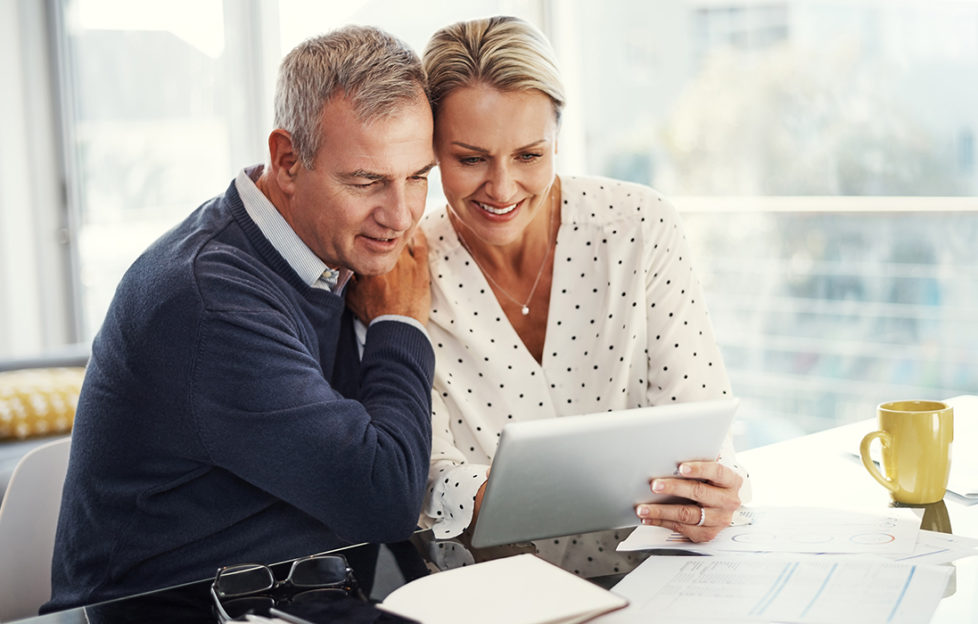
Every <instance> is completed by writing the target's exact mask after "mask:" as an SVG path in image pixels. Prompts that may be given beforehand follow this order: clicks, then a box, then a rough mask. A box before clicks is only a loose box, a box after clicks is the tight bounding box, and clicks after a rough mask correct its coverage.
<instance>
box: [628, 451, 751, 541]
mask: <svg viewBox="0 0 978 624" xmlns="http://www.w3.org/2000/svg"><path fill="white" fill-rule="evenodd" d="M743 481H744V479H743V477H741V476H740V475H739V474H737V473H736V472H734V471H733V470H732V469H730V468H728V467H727V466H724V465H723V464H720V463H718V462H715V461H694V462H684V463H682V464H681V465H680V466H679V476H678V477H671V478H658V479H653V480H652V481H650V482H649V486H650V487H651V489H652V491H653V492H655V493H656V494H666V495H669V496H676V497H679V498H685V499H687V500H689V501H690V502H682V503H649V504H641V505H637V506H636V508H635V512H636V513H637V514H638V517H639V518H640V519H641V520H642V524H649V525H654V526H661V527H665V528H667V529H671V530H673V531H676V532H677V533H682V534H683V535H685V536H686V537H688V538H689V539H691V540H692V541H694V542H708V541H710V540H711V539H713V538H714V537H716V534H717V533H719V532H720V530H721V529H724V528H726V527H728V526H730V520H731V519H732V518H733V514H734V512H736V511H737V509H739V508H740V494H739V492H740V486H741V484H742V483H743Z"/></svg>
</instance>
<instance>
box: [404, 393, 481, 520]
mask: <svg viewBox="0 0 978 624" xmlns="http://www.w3.org/2000/svg"><path fill="white" fill-rule="evenodd" d="M431 426H432V440H431V465H430V466H429V469H428V487H427V490H426V491H425V498H424V505H423V506H422V511H421V518H420V520H419V525H420V526H421V527H422V528H426V529H432V531H434V534H435V537H436V538H438V539H444V538H448V537H455V536H456V535H459V534H460V533H462V531H464V530H465V529H466V527H468V526H469V524H470V523H471V522H472V514H473V511H474V510H475V496H476V494H477V493H478V491H479V488H480V487H482V484H483V483H485V481H486V472H487V471H488V470H489V465H488V464H470V463H466V461H465V456H464V455H463V454H462V452H461V451H459V450H458V448H456V446H455V437H454V436H453V435H452V431H451V427H450V426H449V410H448V406H447V405H446V404H445V401H443V400H442V397H441V395H440V394H439V393H438V392H436V391H433V392H432V393H431Z"/></svg>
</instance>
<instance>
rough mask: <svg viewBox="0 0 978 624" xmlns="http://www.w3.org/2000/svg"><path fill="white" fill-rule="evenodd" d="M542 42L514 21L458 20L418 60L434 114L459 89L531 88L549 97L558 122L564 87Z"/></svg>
mask: <svg viewBox="0 0 978 624" xmlns="http://www.w3.org/2000/svg"><path fill="white" fill-rule="evenodd" d="M555 57H556V55H555V54H554V51H553V48H552V47H551V46H550V42H549V41H547V38H546V37H545V36H544V35H543V33H541V32H540V31H539V30H537V29H536V28H535V27H534V26H533V25H531V24H530V23H528V22H525V21H523V20H521V19H519V18H517V17H508V16H497V17H490V18H484V19H477V20H471V21H467V22H458V23H457V24H452V25H451V26H446V27H445V28H442V29H441V30H439V31H438V32H436V33H435V34H434V35H432V37H431V40H430V41H428V46H427V47H426V48H425V51H424V56H423V58H422V62H423V64H424V69H425V73H426V74H427V75H428V95H429V99H430V100H431V108H432V110H434V112H435V115H437V114H438V107H439V104H440V103H441V101H442V100H444V98H445V97H446V96H448V94H449V93H451V92H452V91H454V90H455V89H458V88H460V87H468V86H472V85H476V84H485V85H487V86H490V87H493V88H495V89H498V90H500V91H525V90H529V89H536V90H538V91H541V92H542V93H543V94H544V95H546V96H547V97H549V98H550V101H551V102H552V104H553V108H554V115H555V116H556V119H557V122H558V123H559V122H560V114H561V111H562V110H563V107H564V86H563V84H562V83H561V81H560V71H559V70H558V68H557V61H556V58H555Z"/></svg>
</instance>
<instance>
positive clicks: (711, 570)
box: [600, 556, 952, 624]
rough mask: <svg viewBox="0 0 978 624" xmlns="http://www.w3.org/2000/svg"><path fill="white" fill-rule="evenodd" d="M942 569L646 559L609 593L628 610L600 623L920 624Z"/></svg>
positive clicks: (849, 560)
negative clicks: (619, 598) (626, 602)
mask: <svg viewBox="0 0 978 624" xmlns="http://www.w3.org/2000/svg"><path fill="white" fill-rule="evenodd" d="M951 572H952V568H951V567H949V566H924V565H910V564H905V563H898V562H893V561H886V560H883V559H879V558H876V557H850V556H843V557H829V556H825V557H804V558H799V559H788V558H783V557H781V556H777V557H774V556H771V557H740V556H730V557H650V558H649V559H646V560H645V561H644V562H643V563H642V564H641V565H640V566H639V567H638V568H636V569H635V570H633V571H632V572H630V573H629V574H628V576H626V577H625V578H624V579H623V580H622V581H621V582H619V583H618V584H617V585H616V586H615V587H613V588H612V591H614V592H615V593H616V594H619V595H621V596H624V597H626V598H628V600H629V601H630V603H631V604H630V606H629V607H628V608H627V609H624V610H622V611H619V612H618V613H616V614H614V615H612V616H611V617H609V618H602V619H601V620H600V621H601V622H602V624H604V623H605V622H609V623H610V622H652V621H654V622H673V621H676V622H679V621H689V620H697V621H700V620H704V621H708V620H726V621H736V622H798V623H803V624H821V623H826V624H829V623H831V624H850V623H852V624H857V623H858V624H876V623H880V624H883V623H886V624H919V623H920V622H928V621H930V619H931V617H932V616H933V613H934V610H935V609H936V608H937V604H938V602H939V601H940V599H941V597H942V595H943V593H944V589H945V587H946V586H947V582H948V578H949V577H950V575H951Z"/></svg>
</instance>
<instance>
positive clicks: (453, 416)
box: [421, 176, 732, 538]
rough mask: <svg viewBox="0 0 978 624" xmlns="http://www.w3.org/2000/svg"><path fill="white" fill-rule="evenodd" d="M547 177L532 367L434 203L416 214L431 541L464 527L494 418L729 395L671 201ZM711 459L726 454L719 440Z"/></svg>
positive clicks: (596, 182)
mask: <svg viewBox="0 0 978 624" xmlns="http://www.w3.org/2000/svg"><path fill="white" fill-rule="evenodd" d="M561 182H562V197H561V202H560V206H561V212H560V219H561V223H560V229H559V231H558V234H557V242H556V248H555V250H554V254H555V259H554V274H553V283H552V286H551V291H550V314H549V318H548V320H547V331H546V339H545V344H544V353H543V360H542V363H537V361H536V360H535V359H534V358H533V356H532V355H531V354H530V353H529V351H528V350H527V349H526V348H525V347H524V345H523V343H522V341H521V340H520V338H519V336H518V335H517V334H516V331H515V330H514V329H513V327H512V326H511V325H510V324H509V321H508V320H507V318H506V315H505V314H504V313H503V311H502V309H501V307H500V306H499V303H498V302H497V301H496V299H495V296H494V295H493V292H492V289H491V288H490V286H489V284H488V282H487V281H486V279H485V277H484V276H483V275H482V273H481V272H480V270H479V268H478V266H477V265H476V263H475V262H474V261H473V259H472V257H471V256H470V255H469V253H468V252H467V251H466V250H465V248H464V247H463V246H462V245H461V244H460V242H459V239H458V237H457V236H456V234H455V231H454V230H453V229H452V226H451V223H450V222H449V219H448V216H447V212H446V209H445V208H442V209H440V210H436V211H434V212H432V213H431V214H429V215H427V216H426V217H425V219H424V221H423V225H422V227H423V229H424V232H425V235H426V236H427V238H428V244H429V262H430V267H431V280H432V281H431V285H432V293H431V296H432V310H431V317H430V320H429V323H428V332H429V335H430V336H431V341H432V343H433V345H434V347H435V355H436V358H437V364H436V368H435V381H434V389H433V392H432V399H433V402H432V424H433V427H432V429H433V444H432V462H431V471H430V473H429V483H428V491H427V495H426V499H425V502H424V508H423V514H422V518H421V524H422V526H425V527H431V528H433V529H434V531H435V534H436V537H442V538H443V537H451V536H454V535H458V534H459V533H461V532H462V531H463V530H464V529H465V527H467V526H468V524H469V523H470V522H471V519H472V511H473V509H472V508H473V501H474V497H475V494H476V492H477V491H478V489H479V487H480V486H481V485H482V483H483V482H484V481H485V480H486V470H487V468H488V467H489V465H490V463H491V462H492V458H493V455H494V453H495V449H496V444H497V441H498V439H499V435H500V432H501V431H502V429H503V427H504V426H505V425H506V424H507V423H510V422H514V421H523V420H534V419H539V418H552V417H555V416H564V415H570V414H584V413H589V412H597V411H604V410H612V409H626V408H634V407H641V406H645V405H659V404H664V403H669V402H682V401H697V400H708V399H715V398H719V397H723V396H727V395H729V394H730V381H729V379H728V377H727V373H726V369H725V367H724V364H723V360H722V358H721V356H720V351H719V349H718V347H717V344H716V340H715V339H714V334H713V329H712V326H711V323H710V319H709V315H708V312H707V308H706V305H705V303H704V301H703V292H702V289H701V286H700V284H699V282H698V280H697V277H696V275H695V273H694V271H693V265H692V261H691V259H690V257H689V248H688V245H687V242H686V240H685V237H684V235H683V231H682V228H681V225H680V222H679V217H678V214H677V212H676V210H675V208H674V207H673V206H672V204H670V203H669V202H668V201H667V200H666V199H665V198H664V197H663V196H661V195H660V194H658V193H657V192H656V191H654V190H652V189H650V188H648V187H645V186H641V185H637V184H631V183H626V182H619V181H616V180H609V179H602V178H594V177H564V176H562V177H561ZM724 454H725V455H727V454H729V455H730V456H731V457H732V448H730V447H729V439H728V443H727V445H726V447H725V451H724Z"/></svg>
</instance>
